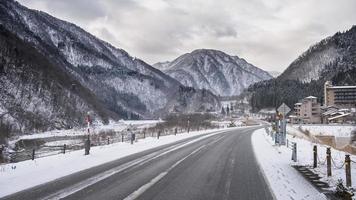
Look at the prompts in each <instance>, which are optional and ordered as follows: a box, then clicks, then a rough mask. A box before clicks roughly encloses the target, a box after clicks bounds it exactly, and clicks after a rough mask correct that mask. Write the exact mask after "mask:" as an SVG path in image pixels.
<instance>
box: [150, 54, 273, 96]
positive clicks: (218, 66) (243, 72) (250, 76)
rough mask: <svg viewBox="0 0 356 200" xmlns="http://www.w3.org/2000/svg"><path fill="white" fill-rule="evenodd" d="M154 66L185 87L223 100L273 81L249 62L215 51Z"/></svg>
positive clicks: (187, 55)
mask: <svg viewBox="0 0 356 200" xmlns="http://www.w3.org/2000/svg"><path fill="white" fill-rule="evenodd" d="M153 66H154V67H156V68H158V69H161V70H162V71H163V72H164V73H166V74H168V75H169V76H171V77H172V78H175V79H176V80H179V81H180V82H181V83H182V84H183V85H185V86H190V87H194V88H199V89H207V90H210V91H212V92H213V93H214V94H215V95H219V96H234V95H238V94H240V92H241V91H242V90H243V89H245V88H247V87H248V86H249V85H250V84H251V83H255V82H258V81H261V80H266V79H270V78H272V76H271V75H270V74H269V73H268V72H266V71H264V70H262V69H259V68H257V67H255V66H253V65H252V64H250V63H248V62H247V61H246V60H244V59H242V58H239V57H238V56H230V55H228V54H226V53H224V52H222V51H219V50H214V49H196V50H194V51H192V52H190V53H185V54H183V55H181V56H179V57H178V58H176V59H174V60H173V61H171V62H164V63H156V64H154V65H153Z"/></svg>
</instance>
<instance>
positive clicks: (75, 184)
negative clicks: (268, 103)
mask: <svg viewBox="0 0 356 200" xmlns="http://www.w3.org/2000/svg"><path fill="white" fill-rule="evenodd" d="M256 129H257V128H256V127H255V128H243V129H234V130H229V131H225V132H223V133H221V134H216V135H212V136H209V137H207V136H206V138H203V139H201V140H198V138H199V137H204V136H196V137H193V138H190V139H186V140H183V141H180V142H176V143H173V144H169V145H165V146H162V147H158V148H156V149H152V150H148V151H145V152H141V153H138V154H134V155H132V156H128V157H125V158H122V159H119V160H116V161H113V162H110V163H107V164H103V165H101V166H98V167H94V168H91V169H88V170H84V171H82V172H78V173H75V174H73V175H69V176H67V177H64V178H61V179H58V180H55V181H52V182H49V183H46V184H43V185H40V186H37V187H34V188H31V189H28V190H25V191H22V192H19V193H16V194H13V195H11V196H7V197H5V199H59V198H61V199H125V200H129V199H145V200H146V199H155V200H159V199H162V200H166V199H170V200H176V199H207V200H208V199H221V200H224V199H246V200H249V199H256V200H260V199H273V198H272V194H271V191H269V189H268V186H267V184H266V182H265V180H264V179H263V176H262V174H261V172H260V169H259V167H258V164H257V162H256V160H255V157H254V153H253V149H252V144H251V135H252V133H253V131H254V130H256Z"/></svg>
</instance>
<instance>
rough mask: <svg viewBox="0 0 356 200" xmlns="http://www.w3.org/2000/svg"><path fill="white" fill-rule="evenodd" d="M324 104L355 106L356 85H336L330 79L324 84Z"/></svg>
mask: <svg viewBox="0 0 356 200" xmlns="http://www.w3.org/2000/svg"><path fill="white" fill-rule="evenodd" d="M324 106H325V107H328V106H337V107H339V108H355V107H356V86H334V85H332V83H331V82H330V81H326V82H325V84H324Z"/></svg>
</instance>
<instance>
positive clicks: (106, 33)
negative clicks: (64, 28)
mask: <svg viewBox="0 0 356 200" xmlns="http://www.w3.org/2000/svg"><path fill="white" fill-rule="evenodd" d="M19 2H20V3H22V4H23V5H25V6H27V7H29V8H34V9H38V10H42V11H45V12H48V13H49V14H51V15H54V16H55V17H58V18H60V19H63V20H67V21H70V22H73V23H75V24H77V25H79V26H80V27H82V28H84V29H85V30H87V31H89V32H90V33H92V34H94V35H96V36H97V37H99V38H101V39H103V40H106V41H108V42H110V43H111V44H113V45H114V46H116V47H119V48H122V49H124V50H126V51H127V52H128V53H130V54H131V55H132V56H136V57H138V58H141V59H143V60H144V61H146V62H147V63H150V64H153V63H155V62H159V61H166V60H173V59H174V58H176V57H178V56H180V55H181V54H183V53H187V52H191V51H193V50H194V49H201V48H211V49H218V50H222V51H224V52H226V53H228V54H231V55H237V56H239V57H242V58H245V59H246V60H247V61H248V62H250V63H252V64H254V65H256V66H258V67H261V68H263V69H265V70H276V71H283V70H284V69H285V68H286V67H287V66H288V65H289V64H290V63H291V62H292V61H293V60H294V59H296V58H297V57H298V55H300V54H301V53H302V52H303V51H305V50H306V49H307V48H308V47H309V46H310V45H312V44H314V43H316V42H318V41H320V40H321V39H323V38H325V37H327V36H330V35H333V34H334V33H335V32H337V31H344V30H347V29H349V28H351V26H352V25H353V24H356V0H288V1H287V0H100V1H99V0H56V1H54V0H20V1H19Z"/></svg>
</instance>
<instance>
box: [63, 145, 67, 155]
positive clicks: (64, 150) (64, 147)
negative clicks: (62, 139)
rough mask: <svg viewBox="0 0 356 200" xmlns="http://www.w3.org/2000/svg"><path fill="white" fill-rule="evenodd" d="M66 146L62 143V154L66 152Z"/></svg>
mask: <svg viewBox="0 0 356 200" xmlns="http://www.w3.org/2000/svg"><path fill="white" fill-rule="evenodd" d="M66 148H67V145H66V144H64V145H63V154H66Z"/></svg>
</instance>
